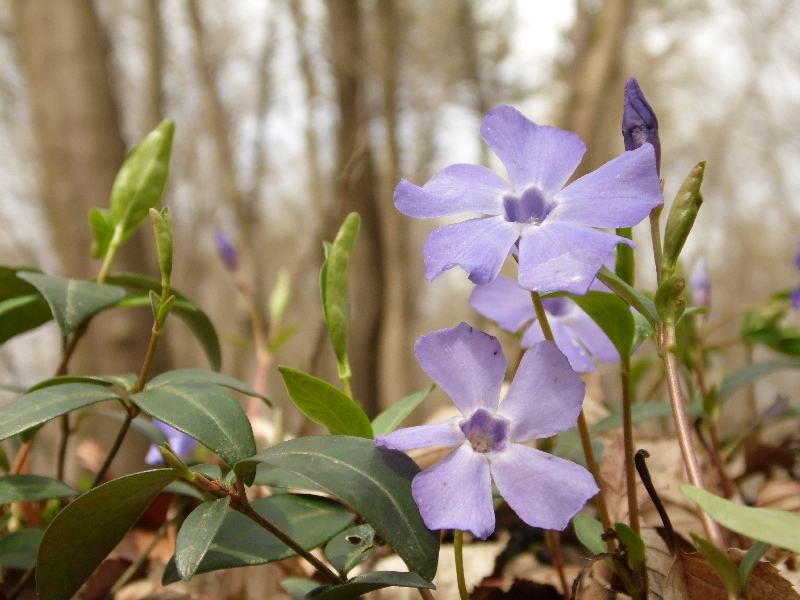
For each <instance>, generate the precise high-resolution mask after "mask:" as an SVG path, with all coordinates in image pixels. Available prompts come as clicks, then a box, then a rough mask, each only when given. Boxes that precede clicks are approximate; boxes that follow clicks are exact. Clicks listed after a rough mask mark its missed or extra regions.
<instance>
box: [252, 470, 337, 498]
mask: <svg viewBox="0 0 800 600" xmlns="http://www.w3.org/2000/svg"><path fill="white" fill-rule="evenodd" d="M253 483H254V484H255V485H267V486H269V487H274V488H280V489H288V488H292V489H295V490H305V491H309V492H324V491H325V490H323V489H322V488H320V487H319V486H318V485H316V484H315V483H312V482H310V481H309V480H308V479H306V478H305V477H301V476H300V475H297V474H296V473H292V472H291V471H287V470H286V469H281V468H278V467H276V466H274V465H268V464H267V463H261V464H260V465H258V467H256V477H255V480H254V481H253Z"/></svg>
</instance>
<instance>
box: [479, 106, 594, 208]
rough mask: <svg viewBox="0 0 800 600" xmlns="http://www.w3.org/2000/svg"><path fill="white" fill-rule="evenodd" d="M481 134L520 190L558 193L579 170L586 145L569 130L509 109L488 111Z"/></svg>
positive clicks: (506, 107) (508, 107)
mask: <svg viewBox="0 0 800 600" xmlns="http://www.w3.org/2000/svg"><path fill="white" fill-rule="evenodd" d="M481 135H482V136H483V139H484V140H485V141H486V143H487V144H489V147H490V148H491V149H492V150H493V151H494V153H495V154H496V155H497V156H498V158H499V159H500V160H501V161H503V164H504V165H505V167H506V169H507V170H508V176H509V177H510V178H511V183H512V184H513V185H514V188H515V189H516V190H518V191H522V190H523V189H525V188H527V187H530V186H537V187H539V188H541V189H542V191H544V192H546V193H549V194H555V193H556V192H557V191H559V190H560V189H561V188H562V187H564V184H565V183H567V181H568V180H569V178H570V176H571V175H572V174H573V173H574V172H575V169H577V168H578V165H579V164H580V162H581V158H582V157H583V154H584V152H586V145H585V144H584V143H583V142H582V141H581V139H580V138H579V137H578V136H577V135H575V134H574V133H571V132H569V131H564V130H562V129H557V128H555V127H548V126H540V125H536V124H535V123H533V122H531V121H529V120H528V119H526V118H525V117H524V116H523V115H522V113H520V112H519V111H518V110H516V109H514V108H511V107H510V106H498V107H497V108H493V109H492V110H490V111H489V112H488V114H487V115H486V117H484V119H483V125H481Z"/></svg>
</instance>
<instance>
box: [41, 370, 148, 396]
mask: <svg viewBox="0 0 800 600" xmlns="http://www.w3.org/2000/svg"><path fill="white" fill-rule="evenodd" d="M137 378H138V376H137V375H135V374H133V373H125V374H124V375H59V376H58V377H51V378H50V379H45V380H44V381H40V382H39V383H37V384H36V385H34V386H33V387H31V388H30V389H29V390H28V391H27V392H26V393H30V392H35V391H36V390H42V389H44V388H48V387H53V386H54V385H63V384H65V383H90V384H95V385H104V386H106V387H110V386H112V385H118V386H119V387H121V388H122V389H124V390H126V391H130V390H131V389H133V386H134V384H135V383H136V379H137Z"/></svg>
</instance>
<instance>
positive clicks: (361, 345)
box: [326, 0, 404, 416]
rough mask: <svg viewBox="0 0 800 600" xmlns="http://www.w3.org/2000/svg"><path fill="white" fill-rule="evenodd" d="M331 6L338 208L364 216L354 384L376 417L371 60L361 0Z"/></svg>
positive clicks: (356, 260) (354, 269)
mask: <svg viewBox="0 0 800 600" xmlns="http://www.w3.org/2000/svg"><path fill="white" fill-rule="evenodd" d="M326 6H327V7H328V27H329V30H330V52H331V59H332V63H333V65H332V66H333V76H334V80H335V82H336V99H337V103H338V106H339V117H340V122H339V131H338V141H337V162H336V164H337V172H338V173H339V193H340V197H339V210H338V212H339V216H340V219H341V217H343V216H344V215H346V214H347V213H348V212H350V211H358V213H359V214H360V215H361V219H362V223H361V233H360V234H359V238H358V242H357V243H356V246H355V250H354V255H353V260H352V262H351V275H350V291H351V298H352V311H353V321H352V323H353V324H352V326H351V337H350V339H351V343H350V361H351V363H352V365H353V380H352V387H353V394H354V395H355V398H356V400H358V401H359V402H360V403H361V404H362V406H363V407H364V410H366V412H367V414H368V415H370V416H374V415H375V414H376V412H377V411H378V407H379V406H380V400H379V397H378V394H379V389H380V388H379V385H378V379H379V376H380V365H379V360H378V353H379V348H380V330H381V322H382V319H383V316H384V306H383V289H384V273H383V239H382V234H381V219H380V216H381V214H380V207H379V205H378V198H377V197H376V176H375V167H374V164H373V159H372V152H371V149H370V145H369V131H368V130H369V122H368V111H367V109H366V106H365V99H364V83H365V81H364V80H365V68H364V65H365V64H366V61H365V56H364V48H363V44H362V41H361V33H362V31H361V9H360V7H359V2H358V0H328V1H327V2H326ZM402 350H403V351H404V349H402Z"/></svg>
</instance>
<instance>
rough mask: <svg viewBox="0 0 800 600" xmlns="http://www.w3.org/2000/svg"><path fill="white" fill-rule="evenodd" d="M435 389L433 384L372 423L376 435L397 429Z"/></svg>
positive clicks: (409, 396) (405, 399)
mask: <svg viewBox="0 0 800 600" xmlns="http://www.w3.org/2000/svg"><path fill="white" fill-rule="evenodd" d="M435 387H436V384H433V385H431V386H429V387H427V388H425V389H424V390H420V391H418V392H414V393H413V394H410V395H408V396H406V397H405V398H403V399H402V400H400V401H399V402H395V403H394V404H392V405H391V406H390V407H389V408H387V409H386V410H384V411H383V412H382V413H381V414H379V415H378V416H377V417H375V419H374V420H373V421H372V431H373V432H375V435H386V434H388V433H391V432H392V431H394V430H395V429H397V428H398V427H399V426H400V423H402V422H403V421H405V419H406V417H408V415H410V414H411V413H412V412H414V409H415V408H417V407H418V406H419V405H420V404H421V403H422V401H423V400H425V398H427V397H428V395H429V394H430V393H431V392H432V391H433V388H435Z"/></svg>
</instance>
